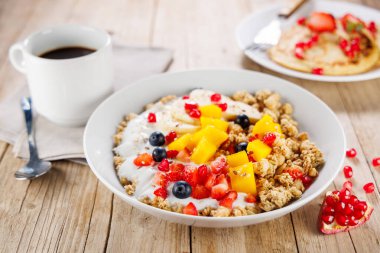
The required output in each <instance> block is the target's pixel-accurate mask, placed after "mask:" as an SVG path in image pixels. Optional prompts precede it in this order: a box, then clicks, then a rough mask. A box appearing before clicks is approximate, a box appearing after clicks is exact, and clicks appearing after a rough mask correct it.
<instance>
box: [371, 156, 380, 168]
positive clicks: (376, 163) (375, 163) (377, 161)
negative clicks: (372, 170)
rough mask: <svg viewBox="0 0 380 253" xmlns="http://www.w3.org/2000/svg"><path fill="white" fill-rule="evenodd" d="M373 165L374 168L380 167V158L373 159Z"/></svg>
mask: <svg viewBox="0 0 380 253" xmlns="http://www.w3.org/2000/svg"><path fill="white" fill-rule="evenodd" d="M372 165H373V166H375V167H376V166H380V157H376V158H373V159H372Z"/></svg>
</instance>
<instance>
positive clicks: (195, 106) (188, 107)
mask: <svg viewBox="0 0 380 253" xmlns="http://www.w3.org/2000/svg"><path fill="white" fill-rule="evenodd" d="M194 109H198V104H197V103H193V102H189V103H185V110H186V111H191V110H194Z"/></svg>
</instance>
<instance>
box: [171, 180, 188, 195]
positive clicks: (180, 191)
mask: <svg viewBox="0 0 380 253" xmlns="http://www.w3.org/2000/svg"><path fill="white" fill-rule="evenodd" d="M172 192H173V195H174V196H176V197H177V198H179V199H185V198H188V197H190V194H191V186H190V185H189V184H188V183H187V182H185V181H177V182H175V183H174V185H173V189H172Z"/></svg>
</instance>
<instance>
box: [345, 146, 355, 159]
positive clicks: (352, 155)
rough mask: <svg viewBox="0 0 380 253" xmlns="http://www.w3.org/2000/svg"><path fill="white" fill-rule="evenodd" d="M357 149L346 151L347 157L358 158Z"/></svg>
mask: <svg viewBox="0 0 380 253" xmlns="http://www.w3.org/2000/svg"><path fill="white" fill-rule="evenodd" d="M356 154H357V153H356V149H354V148H351V149H349V150H347V151H346V156H347V157H349V158H354V157H355V156H356Z"/></svg>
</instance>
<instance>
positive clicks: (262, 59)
mask: <svg viewBox="0 0 380 253" xmlns="http://www.w3.org/2000/svg"><path fill="white" fill-rule="evenodd" d="M282 7H283V5H276V6H273V7H271V8H269V9H266V10H263V11H259V12H256V13H254V14H252V15H250V16H249V17H247V18H246V19H244V20H243V21H242V22H241V23H240V24H239V25H238V27H237V28H236V39H237V42H238V45H239V47H240V48H241V49H242V50H244V48H246V47H247V46H248V45H249V44H250V43H251V42H252V41H253V38H254V37H255V35H256V34H257V32H258V31H259V30H260V29H261V28H262V27H264V26H265V25H267V24H268V23H269V22H270V21H271V20H272V19H274V18H275V17H276V15H277V13H278V12H279V10H280V9H281V8H282ZM314 10H316V11H324V12H329V13H332V14H333V15H334V16H336V17H341V16H343V15H344V14H346V13H352V14H354V15H356V16H358V17H359V18H361V19H362V20H364V21H366V22H367V21H375V22H376V23H380V11H377V10H375V9H372V8H369V7H365V6H362V5H358V4H351V3H345V2H337V1H310V2H309V3H306V4H305V5H304V6H302V8H301V9H299V10H298V11H297V12H296V13H295V14H294V15H293V16H292V17H291V18H289V20H288V21H287V22H286V23H285V24H284V26H283V28H284V29H286V28H287V27H289V26H290V25H294V24H295V22H296V20H297V19H298V18H299V17H302V16H307V15H308V14H309V13H310V12H312V11H314ZM244 53H245V55H247V56H248V57H249V58H250V59H252V60H253V61H255V62H256V63H258V64H260V65H262V66H264V67H266V68H268V69H271V70H273V71H276V72H279V73H282V74H285V75H288V76H293V77H298V78H303V79H308V80H316V81H324V82H354V81H364V80H370V79H375V78H379V77H380V68H377V69H374V70H371V71H369V72H365V73H363V74H358V75H352V76H320V75H313V74H308V73H304V72H300V71H296V70H291V69H288V68H285V67H283V66H281V65H279V64H277V63H275V62H274V61H272V60H271V59H270V58H269V56H268V54H267V53H266V52H260V51H259V50H256V51H254V52H244Z"/></svg>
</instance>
